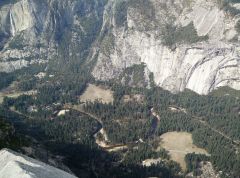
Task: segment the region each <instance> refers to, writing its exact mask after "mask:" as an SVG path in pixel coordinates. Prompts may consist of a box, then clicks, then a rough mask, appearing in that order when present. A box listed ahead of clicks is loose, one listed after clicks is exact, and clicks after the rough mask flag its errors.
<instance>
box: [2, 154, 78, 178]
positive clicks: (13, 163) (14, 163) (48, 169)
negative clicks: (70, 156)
mask: <svg viewBox="0 0 240 178" xmlns="http://www.w3.org/2000/svg"><path fill="white" fill-rule="evenodd" d="M0 177H1V178H16V177H21V178H42V177H44V178H76V176H74V175H71V174H69V173H67V172H64V171H62V170H60V169H57V168H54V167H52V166H49V165H47V164H45V163H42V162H40V161H37V160H35V159H32V158H29V157H27V156H24V155H21V154H19V153H17V152H14V151H11V150H9V149H3V150H1V151H0Z"/></svg>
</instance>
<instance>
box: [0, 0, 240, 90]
mask: <svg viewBox="0 0 240 178" xmlns="http://www.w3.org/2000/svg"><path fill="white" fill-rule="evenodd" d="M219 2H221V1H217V0H208V1H206V0H191V1H190V0H176V1H170V0H167V1H163V0H146V1H143V0H138V1H136V0H105V1H101V2H100V1H98V0H91V1H87V0H81V1H77V0H71V1H68V0H58V1H57V0H43V1H38V0H19V1H16V2H15V3H13V4H11V3H5V4H4V5H1V6H0V71H1V72H12V71H14V70H16V69H20V68H22V67H26V66H29V65H31V64H34V63H47V62H48V61H49V60H58V59H59V58H60V57H59V56H67V57H65V58H66V59H67V60H68V59H70V58H71V59H76V60H78V59H81V60H82V58H85V59H84V60H86V61H87V63H86V64H88V62H92V61H93V62H94V63H95V66H94V67H93V69H92V75H93V76H94V77H95V78H96V79H97V80H109V79H113V78H114V79H119V77H120V76H121V75H122V74H123V72H124V71H125V70H126V69H128V68H130V67H132V66H134V65H138V64H139V65H141V64H142V63H145V66H146V69H145V71H147V73H145V75H143V77H145V81H146V82H148V81H149V75H148V74H149V73H152V74H153V77H154V82H155V84H156V85H158V86H160V87H163V88H164V89H167V90H170V91H172V92H174V93H175V92H179V91H183V90H184V89H185V88H188V89H191V90H193V91H195V92H197V93H199V94H208V93H209V92H210V91H212V90H214V89H216V88H218V87H220V86H229V87H232V88H234V89H240V43H239V39H240V38H239V36H240V29H239V28H240V27H239V25H238V24H240V22H239V20H240V15H239V14H240V8H239V7H240V5H239V4H238V3H234V4H228V7H229V9H230V10H228V9H227V8H226V7H222V6H221V4H220V3H219ZM231 11H234V13H232V12H231ZM237 27H238V28H237ZM86 52H89V54H88V55H86ZM63 65H64V64H63ZM148 86H149V85H148Z"/></svg>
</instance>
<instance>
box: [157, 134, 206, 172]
mask: <svg viewBox="0 0 240 178" xmlns="http://www.w3.org/2000/svg"><path fill="white" fill-rule="evenodd" d="M160 138H161V144H160V146H161V147H163V148H164V149H166V150H167V151H168V152H169V154H170V156H171V159H172V160H173V161H176V162H177V163H179V164H180V166H181V167H182V169H183V170H186V162H185V160H184V159H185V156H186V155H187V154H188V153H196V154H205V155H208V153H207V151H206V150H204V149H201V148H198V147H197V146H196V145H194V144H193V140H192V134H190V133H187V132H168V133H165V134H163V135H162V136H161V137H160Z"/></svg>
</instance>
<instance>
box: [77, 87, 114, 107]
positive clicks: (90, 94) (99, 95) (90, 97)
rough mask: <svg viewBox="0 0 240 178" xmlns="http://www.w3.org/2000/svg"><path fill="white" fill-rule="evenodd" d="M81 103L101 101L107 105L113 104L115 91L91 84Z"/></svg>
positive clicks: (81, 97)
mask: <svg viewBox="0 0 240 178" xmlns="http://www.w3.org/2000/svg"><path fill="white" fill-rule="evenodd" d="M80 101H81V102H87V101H90V102H94V101H100V102H102V103H106V104H108V103H113V91H111V90H110V89H106V88H104V87H102V86H96V85H93V84H89V85H88V87H87V89H86V90H85V92H84V93H83V94H82V95H81V96H80Z"/></svg>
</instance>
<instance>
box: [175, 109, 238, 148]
mask: <svg viewBox="0 0 240 178" xmlns="http://www.w3.org/2000/svg"><path fill="white" fill-rule="evenodd" d="M170 107H172V108H175V109H177V110H178V111H179V112H184V113H185V114H187V115H189V116H190V117H191V118H192V119H193V120H194V121H196V122H198V123H199V124H201V125H203V126H205V127H207V128H209V129H210V130H212V131H213V132H215V133H217V134H219V135H221V136H223V137H224V138H225V139H227V140H229V141H231V142H232V144H233V145H234V146H235V147H238V146H240V141H239V140H234V139H232V138H231V137H229V136H228V135H226V134H225V133H223V132H221V131H220V130H218V129H216V128H214V127H212V126H211V125H210V124H209V123H207V122H206V121H205V120H204V117H198V116H196V115H193V114H190V113H189V112H187V110H186V109H183V108H181V107H178V106H170ZM170 109H171V108H170Z"/></svg>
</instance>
